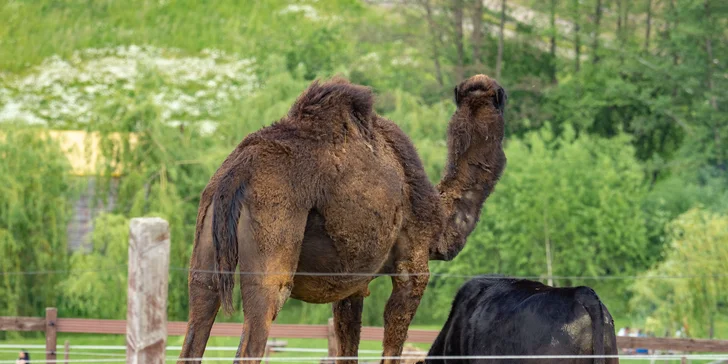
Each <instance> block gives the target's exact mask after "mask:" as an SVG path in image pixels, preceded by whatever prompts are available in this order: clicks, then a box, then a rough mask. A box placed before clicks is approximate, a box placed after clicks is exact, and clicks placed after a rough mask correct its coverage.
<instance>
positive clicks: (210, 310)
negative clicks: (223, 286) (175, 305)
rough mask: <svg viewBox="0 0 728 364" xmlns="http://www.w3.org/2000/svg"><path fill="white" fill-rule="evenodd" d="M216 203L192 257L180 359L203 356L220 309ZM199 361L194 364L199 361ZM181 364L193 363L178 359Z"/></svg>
mask: <svg viewBox="0 0 728 364" xmlns="http://www.w3.org/2000/svg"><path fill="white" fill-rule="evenodd" d="M212 211H213V208H212V204H210V205H209V206H208V207H207V210H206V212H205V216H204V220H202V227H201V229H202V230H201V231H200V235H199V239H198V240H197V242H196V244H195V246H194V248H193V250H192V258H191V259H190V273H189V276H188V286H189V312H190V316H189V320H188V322H187V331H186V332H185V340H184V344H183V345H182V351H181V353H180V356H179V358H180V359H185V358H189V359H192V358H201V357H202V355H203V354H204V353H205V346H206V345H207V341H208V339H209V338H210V330H211V329H212V324H213V322H214V321H215V316H217V311H218V309H219V308H220V297H219V295H218V293H217V288H216V286H215V283H214V281H213V274H212V272H213V270H214V269H215V250H214V247H213V246H212V231H211V229H212ZM199 362H200V361H195V362H193V363H199ZM177 363H179V364H181V363H191V362H189V361H182V360H180V361H178V362H177Z"/></svg>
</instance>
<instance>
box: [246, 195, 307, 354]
mask: <svg viewBox="0 0 728 364" xmlns="http://www.w3.org/2000/svg"><path fill="white" fill-rule="evenodd" d="M271 205H273V206H275V205H276V204H271ZM292 210H293V209H287V208H286V207H281V206H280V205H278V206H276V207H275V208H270V207H267V206H265V207H261V206H255V203H253V204H251V206H246V205H245V204H244V205H243V208H242V209H241V212H240V219H239V220H238V251H239V255H238V256H239V258H238V261H239V267H240V292H241V296H242V301H243V315H244V321H243V334H242V336H241V338H240V345H239V346H238V352H237V354H236V355H235V357H236V358H241V357H242V358H261V357H263V355H264V354H265V348H266V342H267V340H268V334H269V332H270V326H271V324H272V323H273V321H274V320H275V318H276V316H277V315H278V312H279V311H280V310H281V308H282V307H283V304H284V303H285V302H286V300H287V299H288V297H289V295H290V293H291V290H292V288H293V275H294V273H295V271H296V267H297V266H298V259H299V256H300V253H301V245H302V242H303V234H304V230H305V228H306V218H307V216H308V213H307V211H305V210H300V211H292ZM253 217H254V218H253ZM236 362H237V361H236ZM245 363H251V361H245ZM252 363H260V360H255V361H252Z"/></svg>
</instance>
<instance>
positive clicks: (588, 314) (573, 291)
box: [425, 277, 619, 364]
mask: <svg viewBox="0 0 728 364" xmlns="http://www.w3.org/2000/svg"><path fill="white" fill-rule="evenodd" d="M616 354H617V342H616V336H615V333H614V321H613V319H612V317H611V315H610V314H609V311H608V310H607V308H606V307H605V306H604V305H603V304H602V303H601V302H600V300H599V297H598V296H597V294H596V293H595V292H594V291H593V290H592V289H591V288H589V287H584V286H580V287H569V288H555V287H551V286H547V285H544V284H542V283H540V282H535V281H530V280H520V279H510V278H501V277H478V278H474V279H471V280H470V281H468V282H466V283H465V284H464V285H463V286H462V287H461V288H460V289H459V290H458V293H457V295H456V296H455V300H454V301H453V304H452V308H451V311H450V315H449V316H448V318H447V321H446V323H445V325H444V327H443V329H442V331H440V334H439V335H438V336H437V339H436V340H435V342H434V343H433V345H432V347H431V348H430V351H429V353H428V355H427V356H428V357H435V356H497V355H518V356H526V355H616ZM425 362H426V363H431V364H455V363H483V364H499V363H509V364H515V363H524V364H533V363H567V364H571V363H573V364H577V363H578V364H582V363H583V364H587V363H589V364H591V363H609V364H613V363H618V362H619V360H618V359H616V358H608V359H604V358H597V359H594V358H574V359H542V360H541V359H539V360H537V359H507V360H490V359H480V360H478V359H474V360H441V359H428V360H426V361H425Z"/></svg>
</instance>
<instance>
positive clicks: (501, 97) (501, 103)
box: [495, 87, 508, 113]
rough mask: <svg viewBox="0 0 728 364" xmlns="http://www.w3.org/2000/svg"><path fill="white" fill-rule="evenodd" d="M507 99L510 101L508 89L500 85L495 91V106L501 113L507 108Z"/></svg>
mask: <svg viewBox="0 0 728 364" xmlns="http://www.w3.org/2000/svg"><path fill="white" fill-rule="evenodd" d="M506 101H508V94H507V93H506V90H504V89H503V87H498V90H497V91H496V93H495V107H496V109H498V110H499V111H500V112H501V113H503V111H504V110H505V107H506Z"/></svg>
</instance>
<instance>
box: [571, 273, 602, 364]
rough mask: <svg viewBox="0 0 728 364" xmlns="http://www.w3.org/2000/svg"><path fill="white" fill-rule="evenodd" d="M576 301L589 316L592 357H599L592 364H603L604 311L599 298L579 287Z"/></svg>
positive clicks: (585, 288)
mask: <svg viewBox="0 0 728 364" xmlns="http://www.w3.org/2000/svg"><path fill="white" fill-rule="evenodd" d="M576 299H577V301H579V303H581V305H582V306H584V309H586V312H587V313H588V314H589V318H590V319H591V325H592V349H593V351H594V355H601V356H602V357H601V358H594V362H593V363H594V364H604V363H605V362H606V359H605V358H604V357H603V355H605V350H604V310H602V302H601V300H599V296H597V293H596V292H594V290H593V289H591V288H589V287H579V289H578V290H577V297H576Z"/></svg>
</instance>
